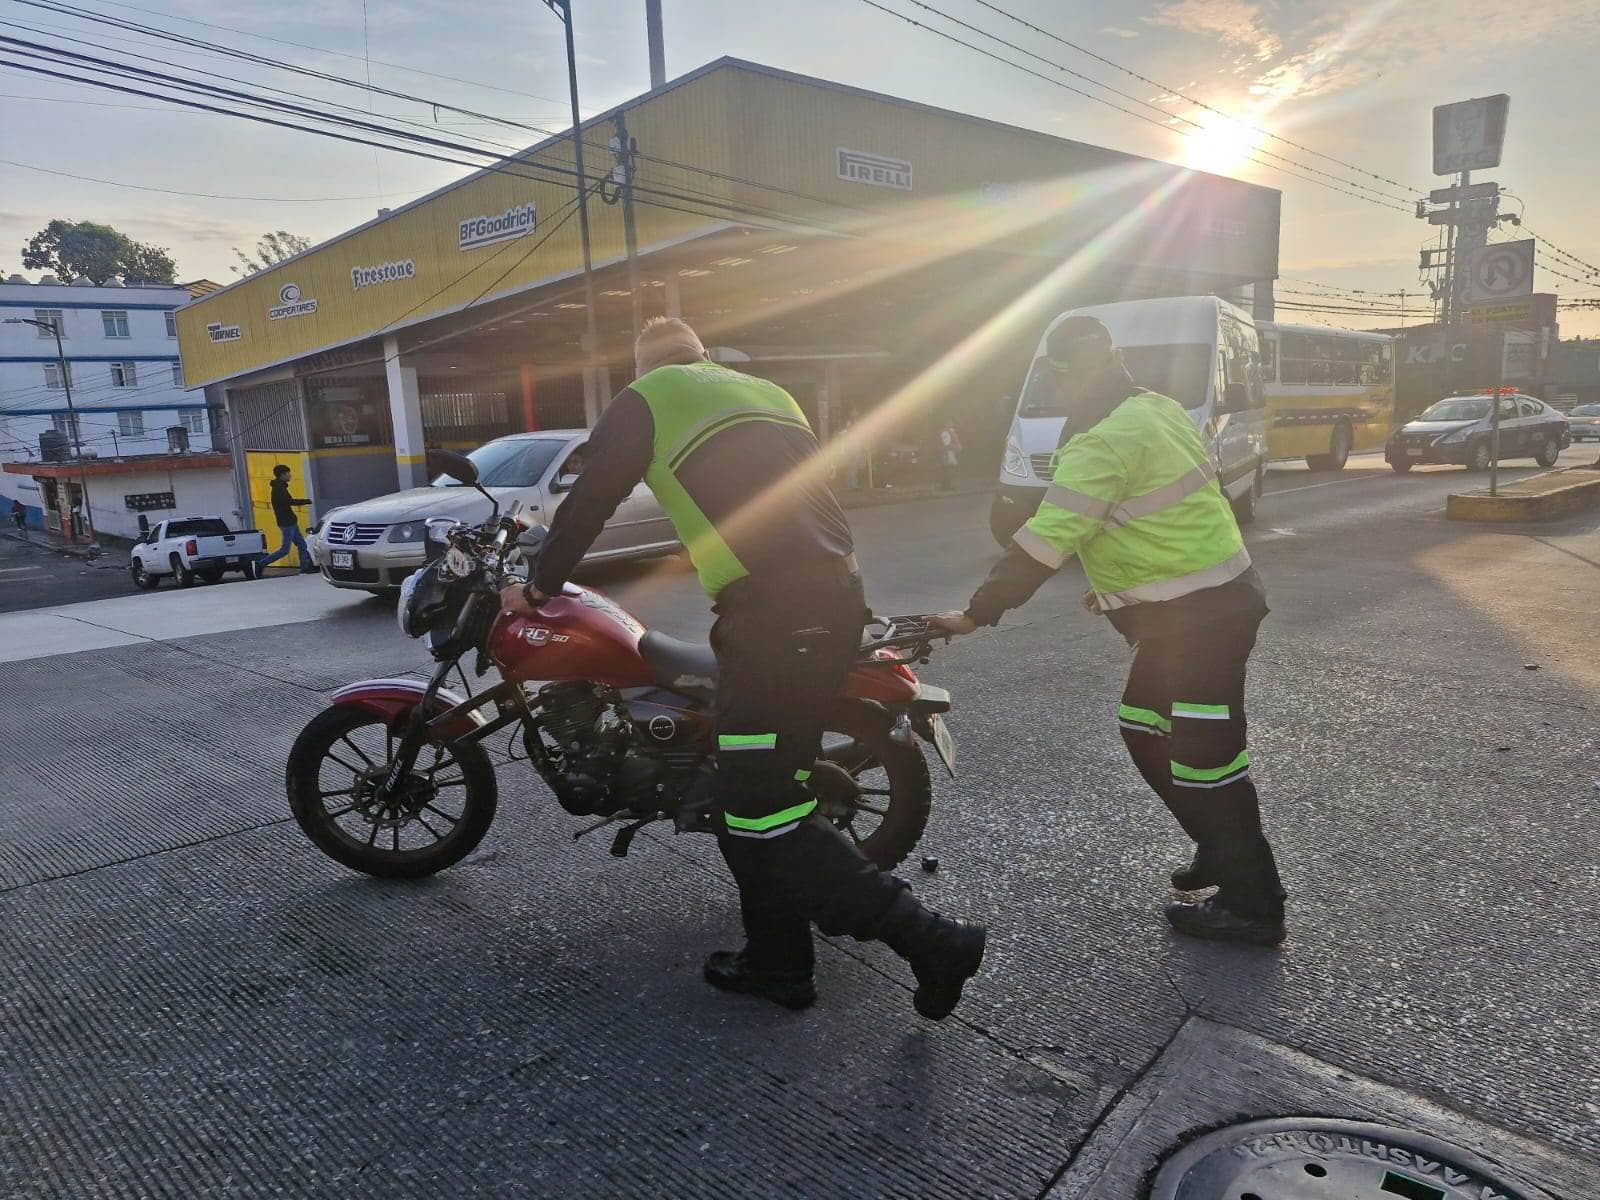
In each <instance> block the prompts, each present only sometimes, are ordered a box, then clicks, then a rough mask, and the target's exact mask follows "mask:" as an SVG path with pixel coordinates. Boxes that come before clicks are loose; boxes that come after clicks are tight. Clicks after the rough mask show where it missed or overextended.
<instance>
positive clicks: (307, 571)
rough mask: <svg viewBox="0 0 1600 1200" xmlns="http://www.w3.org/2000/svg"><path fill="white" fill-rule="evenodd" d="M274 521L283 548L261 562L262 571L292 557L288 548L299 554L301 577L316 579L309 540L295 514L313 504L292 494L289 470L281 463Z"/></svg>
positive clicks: (275, 476)
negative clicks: (308, 576) (307, 540)
mask: <svg viewBox="0 0 1600 1200" xmlns="http://www.w3.org/2000/svg"><path fill="white" fill-rule="evenodd" d="M269 490H270V492H271V494H272V519H273V520H274V521H276V522H277V523H278V535H279V537H280V538H281V539H282V544H281V545H280V546H279V547H278V548H277V549H276V550H275V551H273V552H272V553H271V554H269V555H267V556H266V557H265V558H263V559H262V560H261V566H262V567H263V568H266V567H270V566H271V565H272V564H273V563H275V562H277V561H278V560H279V559H280V558H283V557H284V556H285V555H287V554H288V553H289V548H290V547H291V546H292V547H293V548H294V549H296V550H298V551H300V574H302V575H315V574H316V573H317V568H316V567H315V566H313V565H312V563H311V547H309V546H307V545H306V539H305V538H303V537H302V536H300V519H299V517H298V516H297V515H296V514H295V511H294V510H295V509H297V508H304V507H305V506H306V505H308V504H310V503H311V501H309V500H302V499H298V498H296V497H294V496H291V495H290V494H289V468H288V467H286V466H284V465H283V464H282V463H279V464H278V465H277V466H275V467H273V468H272V485H271V487H270V489H269Z"/></svg>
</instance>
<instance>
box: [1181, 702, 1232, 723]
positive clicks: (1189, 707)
mask: <svg viewBox="0 0 1600 1200" xmlns="http://www.w3.org/2000/svg"><path fill="white" fill-rule="evenodd" d="M1172 715H1173V716H1174V717H1190V718H1192V719H1194V720H1196V721H1226V720H1227V719H1228V716H1229V714H1228V706H1227V705H1226V704H1189V703H1187V702H1185V701H1183V700H1174V701H1173V702H1172Z"/></svg>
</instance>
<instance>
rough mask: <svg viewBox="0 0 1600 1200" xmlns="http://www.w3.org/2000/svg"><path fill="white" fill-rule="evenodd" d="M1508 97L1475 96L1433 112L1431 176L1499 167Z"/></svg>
mask: <svg viewBox="0 0 1600 1200" xmlns="http://www.w3.org/2000/svg"><path fill="white" fill-rule="evenodd" d="M1510 108H1511V97H1510V96H1507V95H1505V94H1504V93H1501V94H1500V95H1498V96H1479V97H1477V98H1476V99H1473V100H1462V101H1460V102H1459V103H1457V104H1441V105H1439V106H1438V107H1436V108H1435V109H1434V110H1433V173H1434V174H1435V175H1454V174H1456V173H1457V172H1458V171H1476V170H1478V169H1480V168H1485V167H1498V166H1499V165H1500V147H1501V146H1502V145H1503V144H1504V142H1505V139H1506V114H1507V112H1508V111H1509V110H1510Z"/></svg>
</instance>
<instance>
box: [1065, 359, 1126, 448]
mask: <svg viewBox="0 0 1600 1200" xmlns="http://www.w3.org/2000/svg"><path fill="white" fill-rule="evenodd" d="M1133 390H1134V389H1133V378H1132V377H1131V376H1130V375H1129V374H1128V371H1127V368H1125V367H1124V366H1123V365H1122V363H1121V361H1119V360H1116V359H1113V360H1112V361H1110V362H1108V363H1106V364H1104V365H1102V366H1101V367H1100V368H1099V369H1098V370H1097V371H1096V372H1095V373H1094V375H1093V377H1092V378H1090V379H1087V380H1084V381H1082V383H1081V384H1080V386H1078V387H1076V388H1074V389H1073V390H1072V393H1071V394H1069V395H1067V397H1066V409H1067V428H1068V429H1069V430H1070V431H1071V432H1072V433H1081V432H1083V430H1085V429H1088V428H1089V427H1090V426H1092V425H1095V424H1097V423H1099V422H1100V421H1102V420H1104V419H1105V418H1106V417H1107V416H1109V415H1110V413H1111V410H1112V409H1114V408H1116V406H1117V405H1119V404H1121V403H1122V402H1123V401H1124V400H1126V399H1127V398H1128V397H1129V395H1131V394H1132V392H1133Z"/></svg>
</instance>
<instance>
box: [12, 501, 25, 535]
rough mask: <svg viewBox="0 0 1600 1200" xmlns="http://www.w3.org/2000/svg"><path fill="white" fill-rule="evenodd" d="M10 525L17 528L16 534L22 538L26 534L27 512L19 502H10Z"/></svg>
mask: <svg viewBox="0 0 1600 1200" xmlns="http://www.w3.org/2000/svg"><path fill="white" fill-rule="evenodd" d="M11 523H12V524H13V525H15V526H16V527H17V532H18V533H20V534H22V535H23V536H24V537H26V536H27V533H28V510H27V509H26V508H24V507H23V506H22V501H21V500H13V501H12V502H11Z"/></svg>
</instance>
